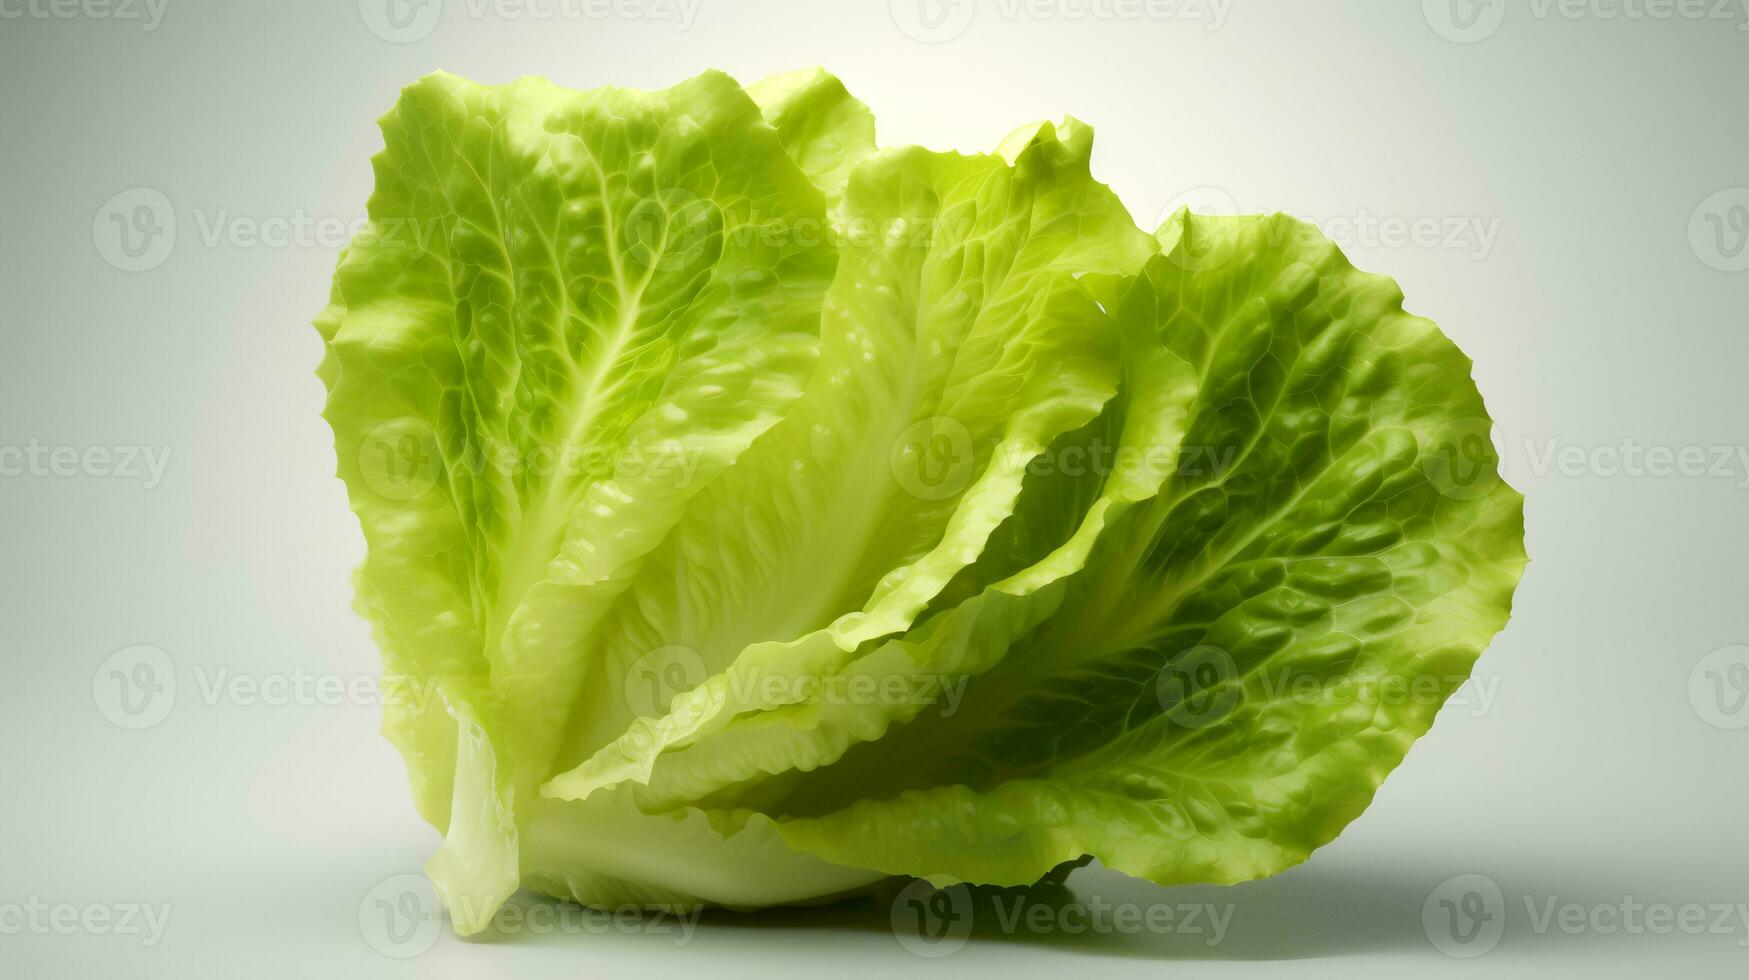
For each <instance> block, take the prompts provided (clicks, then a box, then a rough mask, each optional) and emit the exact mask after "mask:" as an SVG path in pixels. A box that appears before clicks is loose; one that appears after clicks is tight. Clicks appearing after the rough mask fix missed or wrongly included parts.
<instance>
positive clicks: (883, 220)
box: [317, 71, 1525, 933]
mask: <svg viewBox="0 0 1749 980" xmlns="http://www.w3.org/2000/svg"><path fill="white" fill-rule="evenodd" d="M382 128H383V133H384V144H385V146H384V149H383V151H382V152H381V153H380V154H379V155H378V156H377V157H376V158H375V160H374V166H375V173H376V189H375V192H374V193H373V195H372V197H371V200H370V205H369V215H370V224H369V225H368V226H367V227H366V228H365V229H364V230H363V231H362V232H361V233H360V234H359V235H358V236H357V238H356V239H355V240H354V242H353V243H352V245H351V246H350V247H349V248H348V250H347V251H346V253H345V254H344V255H343V256H342V258H341V260H340V264H339V268H338V270H337V272H336V274H335V278H334V285H333V290H332V293H331V297H330V302H329V305H328V307H327V309H326V310H324V311H323V313H322V314H321V316H320V317H319V318H318V320H317V328H318V329H319V331H320V332H321V335H322V337H323V338H324V340H325V341H326V356H325V358H324V360H323V363H322V367H321V369H320V372H319V373H320V376H321V378H322V380H323V381H324V383H325V384H326V385H327V388H328V392H329V399H328V406H327V410H326V412H325V416H326V418H327V419H328V421H329V423H330V424H331V426H332V428H333V431H334V436H335V449H336V454H337V456H338V461H339V470H338V471H339V475H340V477H341V479H342V480H343V481H344V483H345V485H346V488H347V492H348V495H349V499H350V502H351V505H352V509H353V511H354V513H355V514H356V515H357V517H358V520H359V523H360V525H361V527H362V529H363V532H364V535H365V539H366V543H367V545H368V557H367V558H366V560H365V562H364V564H363V566H362V567H361V568H360V569H359V570H358V572H357V575H356V593H357V603H356V605H357V609H358V611H359V612H360V613H361V614H362V615H363V616H364V618H365V619H367V620H368V621H369V623H370V624H371V626H372V628H373V632H374V635H375V638H376V641H377V643H378V645H379V646H380V648H381V650H382V656H383V664H384V671H385V673H386V674H388V675H391V676H392V677H394V678H397V679H405V680H407V681H410V682H416V683H409V684H405V685H400V686H399V687H398V689H405V690H411V691H422V692H429V693H430V694H431V695H432V696H430V697H421V698H405V699H396V700H395V701H394V702H393V703H391V704H389V705H388V706H387V707H386V709H385V716H384V731H385V733H386V735H387V736H388V737H389V739H390V740H391V741H392V742H393V743H394V744H395V745H396V746H397V747H398V748H399V749H400V751H401V753H402V755H403V756H404V758H405V760H406V764H407V770H408V773H409V777H410V780H411V784H412V791H413V796H414V801H415V804H416V806H417V807H418V810H419V812H420V814H421V815H422V816H423V817H424V818H425V819H426V820H427V821H429V822H430V823H431V824H432V825H433V826H435V827H436V828H437V829H438V830H439V831H440V832H441V833H442V834H443V835H444V840H443V844H442V846H441V847H440V848H439V850H438V852H437V854H436V855H435V857H433V859H432V861H431V863H430V865H429V866H428V871H429V873H430V875H431V877H432V880H433V882H434V883H435V885H436V886H437V889H438V892H439V894H440V896H441V897H442V898H443V901H444V903H445V905H446V906H447V908H448V909H449V912H450V915H451V917H452V919H453V921H454V924H455V926H456V928H457V930H458V931H460V932H463V933H473V932H478V931H480V930H482V929H484V928H485V927H486V926H487V925H488V924H489V923H490V921H491V919H492V916H493V915H494V913H495V912H496V910H497V909H498V907H499V906H500V905H501V904H502V903H503V902H504V901H505V900H506V899H507V898H508V897H509V896H510V895H511V893H513V892H514V891H515V890H516V889H518V888H520V887H525V886H526V887H531V888H534V889H538V890H540V891H543V892H546V893H547V894H550V895H553V896H557V897H560V898H564V899H571V900H575V901H579V902H583V903H586V904H594V905H620V904H625V903H634V904H647V905H661V906H665V907H675V906H682V907H692V906H697V905H700V904H709V905H721V906H728V907H734V908H754V907H761V906H769V905H779V904H791V903H803V902H814V901H824V900H829V899H832V898H834V897H836V896H840V895H845V894H850V893H854V892H857V891H860V890H866V889H868V888H871V887H873V886H876V885H879V884H880V883H881V882H883V881H884V880H886V879H887V878H889V877H891V876H897V875H905V876H917V877H927V878H929V879H931V880H933V881H936V882H951V881H970V882H983V883H994V884H1022V883H1028V882H1032V881H1035V880H1038V879H1040V878H1041V877H1043V876H1045V875H1047V874H1048V873H1050V872H1051V871H1052V869H1054V868H1058V867H1060V866H1063V865H1065V864H1069V863H1073V862H1077V861H1081V860H1084V859H1085V858H1086V857H1088V856H1091V857H1094V858H1097V859H1099V860H1100V861H1102V862H1104V863H1105V864H1106V865H1107V866H1110V867H1113V868H1116V869H1119V870H1122V871H1125V872H1128V873H1130V874H1134V875H1138V876H1141V877H1144V878H1148V879H1151V880H1153V881H1157V882H1161V883H1178V882H1232V881H1238V880H1243V879H1248V878H1254V877H1258V876H1262V875H1268V874H1272V873H1275V872H1278V871H1280V870H1282V869H1284V868H1286V867H1289V866H1291V865H1293V864H1295V863H1297V862H1300V861H1303V860H1304V859H1305V858H1306V857H1307V856H1308V855H1309V854H1310V853H1311V852H1312V851H1313V850H1314V849H1316V848H1317V847H1319V846H1321V845H1323V844H1325V843H1327V842H1328V841H1330V840H1331V839H1333V838H1334V837H1335V836H1336V835H1337V834H1338V833H1339V832H1340V831H1341V830H1342V828H1343V827H1344V826H1346V825H1347V823H1348V822H1349V821H1351V820H1353V819H1354V817H1355V816H1356V815H1358V814H1359V813H1360V812H1361V810H1362V809H1364V808H1365V806H1366V805H1367V803H1368V802H1369V801H1370V799H1371V797H1372V794H1373V792H1374V791H1375V790H1376V789H1377V787H1378V786H1379V784H1380V783H1381V782H1382V781H1383V779H1384V777H1385V776H1386V775H1387V774H1388V773H1389V772H1390V771H1391V769H1393V768H1394V767H1395V766H1396V765H1397V764H1398V763H1399V762H1401V760H1402V759H1403V757H1404V755H1405V753H1407V751H1408V749H1409V746H1410V745H1411V744H1412V743H1413V742H1414V740H1415V739H1416V738H1417V737H1419V736H1420V735H1421V734H1422V733H1424V732H1425V731H1427V729H1428V727H1429V726H1430V725H1431V724H1432V722H1433V718H1434V715H1435V713H1436V712H1437V710H1438V708H1439V706H1440V704H1441V703H1443V701H1444V700H1445V699H1446V697H1448V696H1449V695H1450V694H1451V692H1452V690H1453V689H1455V687H1456V686H1457V685H1458V684H1460V683H1462V682H1463V680H1464V679H1465V677H1467V675H1468V672H1469V669H1470V666H1471V664H1472V663H1473V662H1474V660H1475V659H1476V657H1477V656H1479V655H1480V653H1481V651H1482V650H1483V648H1484V647H1486V645H1487V643H1488V642H1489V640H1490V639H1491V638H1492V637H1493V635H1494V634H1495V633H1496V632H1498V631H1499V630H1500V629H1501V628H1502V626H1504V624H1505V622H1506V618H1507V616H1508V614H1509V612H1510V607H1511V600H1512V594H1513V590H1514V588H1515V586H1516V584H1517V581H1518V578H1519V575H1520V573H1521V571H1522V569H1523V566H1524V562H1525V554H1524V550H1523V519H1522V502H1521V498H1520V497H1519V495H1518V494H1517V493H1516V492H1515V491H1513V490H1512V489H1511V488H1510V487H1509V486H1507V485H1506V484H1505V482H1504V481H1502V480H1501V479H1500V478H1499V476H1498V461H1497V459H1496V458H1495V457H1494V455H1493V453H1492V451H1491V450H1489V449H1488V448H1487V446H1486V444H1485V439H1483V440H1478V439H1477V438H1476V435H1477V433H1478V431H1480V432H1482V433H1485V432H1486V425H1487V424H1488V421H1487V419H1488V416H1487V413H1486V410H1485V409H1484V407H1483V405H1482V401H1481V398H1480V396H1479V395H1478V394H1477V391H1476V388H1475V385H1474V384H1473V383H1472V381H1471V379H1470V364H1469V361H1468V360H1467V359H1466V358H1465V357H1464V355H1463V354H1462V353H1461V352H1459V351H1458V350H1457V349H1456V347H1454V346H1453V345H1452V344H1451V342H1450V341H1449V340H1447V339H1446V338H1445V337H1444V336H1443V335H1442V334H1441V333H1440V332H1439V330H1438V328H1436V327H1435V326H1434V325H1433V324H1431V323H1429V322H1428V321H1426V320H1423V319H1420V318H1418V317H1414V316H1411V315H1409V314H1407V313H1405V312H1404V311H1403V308H1402V297H1401V294H1400V293H1399V292H1398V290H1397V288H1396V286H1395V284H1394V283H1392V282H1391V281H1390V280H1389V279H1384V278H1381V277H1377V276H1372V275H1367V274H1365V273H1362V272H1359V271H1357V270H1355V269H1354V268H1353V267H1352V266H1351V265H1349V263H1348V262H1347V260H1346V259H1345V258H1344V257H1343V256H1342V254H1341V252H1340V251H1339V250H1338V249H1337V248H1336V247H1335V246H1334V245H1333V244H1331V243H1330V242H1329V241H1327V240H1325V239H1324V237H1323V236H1322V235H1320V234H1319V233H1318V232H1317V230H1316V229H1314V228H1311V227H1310V226H1307V225H1304V224H1301V223H1298V222H1296V221H1294V220H1293V219H1291V218H1288V217H1285V216H1282V215H1271V216H1248V217H1220V218H1215V217H1204V216H1199V215H1193V214H1189V213H1185V212H1180V213H1178V214H1175V215H1173V216H1172V217H1171V218H1170V219H1169V220H1168V221H1167V222H1166V223H1165V225H1164V226H1162V227H1161V228H1160V229H1159V230H1158V231H1157V232H1156V233H1155V234H1152V235H1150V234H1147V233H1146V232H1144V231H1143V230H1141V229H1138V228H1137V227H1136V226H1135V224H1134V222H1133V221H1132V220H1131V218H1130V216H1129V214H1128V213H1127V212H1126V211H1125V209H1124V208H1123V206H1122V204H1121V203H1120V202H1119V201H1118V200H1117V198H1116V197H1115V196H1114V195H1113V194H1112V193H1111V191H1110V190H1109V189H1107V188H1106V187H1105V186H1103V185H1102V184H1100V183H1098V182H1097V181H1095V180H1094V179H1093V178H1092V176H1091V174H1090V172H1089V167H1088V160H1089V156H1090V153H1091V147H1092V133H1091V131H1090V130H1089V129H1088V127H1086V126H1085V125H1084V124H1082V123H1080V122H1078V121H1075V120H1073V119H1070V120H1065V121H1064V122H1063V123H1061V124H1058V125H1052V124H1036V125H1032V126H1027V127H1023V128H1021V129H1019V130H1017V131H1016V132H1015V133H1014V134H1013V135H1011V136H1010V137H1008V138H1007V139H1006V140H1004V141H1003V142H1002V143H1001V144H1000V145H999V146H998V147H997V148H996V150H995V151H994V152H992V153H990V154H982V155H961V154H954V153H938V152H931V151H928V150H924V149H921V148H917V147H907V148H889V149H877V148H876V145H875V139H874V122H873V118H872V116H871V115H870V114H869V112H868V110H867V108H866V107H864V106H863V105H862V104H861V103H859V102H857V101H856V100H855V99H854V98H852V97H851V96H850V95H849V93H848V92H846V91H845V89H844V86H843V85H842V84H841V83H840V82H839V81H838V80H837V79H835V78H833V77H831V76H830V75H827V74H825V73H823V72H819V71H808V72H797V73H793V74H789V75H783V76H779V77H776V78H773V79H769V80H767V81H765V82H761V83H759V84H758V85H755V86H753V87H751V88H750V89H748V90H745V91H744V90H742V89H741V88H740V86H738V85H737V84H736V83H735V82H734V81H733V80H731V79H730V78H728V77H727V76H725V75H722V74H720V73H715V72H711V73H706V74H705V75H702V76H700V77H698V78H695V79H693V80H691V81H688V82H684V83H682V84H680V85H677V86H675V87H674V88H671V89H667V90H665V91H661V92H636V91H630V90H623V89H612V88H607V89H599V90H596V91H592V92H572V91H567V90H564V89H561V88H558V87H556V86H554V85H552V84H551V83H549V82H546V81H544V80H539V79H525V80H523V81H519V82H516V83H515V84H512V85H508V86H501V87H487V86H480V85H476V84H473V83H470V82H467V81H464V80H461V79H458V78H455V77H453V76H449V75H444V74H437V75H433V76H430V77H428V78H425V79H423V80H421V81H420V82H418V83H416V84H414V85H413V86H411V87H409V88H407V89H406V90H405V91H404V92H403V93H402V95H401V98H400V101H399V102H398V104H397V105H396V106H395V108H394V109H393V111H391V112H390V113H389V115H388V116H386V117H384V119H383V120H382ZM409 227H412V228H418V229H422V230H423V232H424V234H421V235H414V236H409V235H406V234H404V233H402V234H398V233H397V232H404V230H405V229H407V228H409ZM414 241H417V242H420V243H428V244H422V245H419V246H415V245H414V244H413V242H414ZM1479 427H1480V428H1479Z"/></svg>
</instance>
